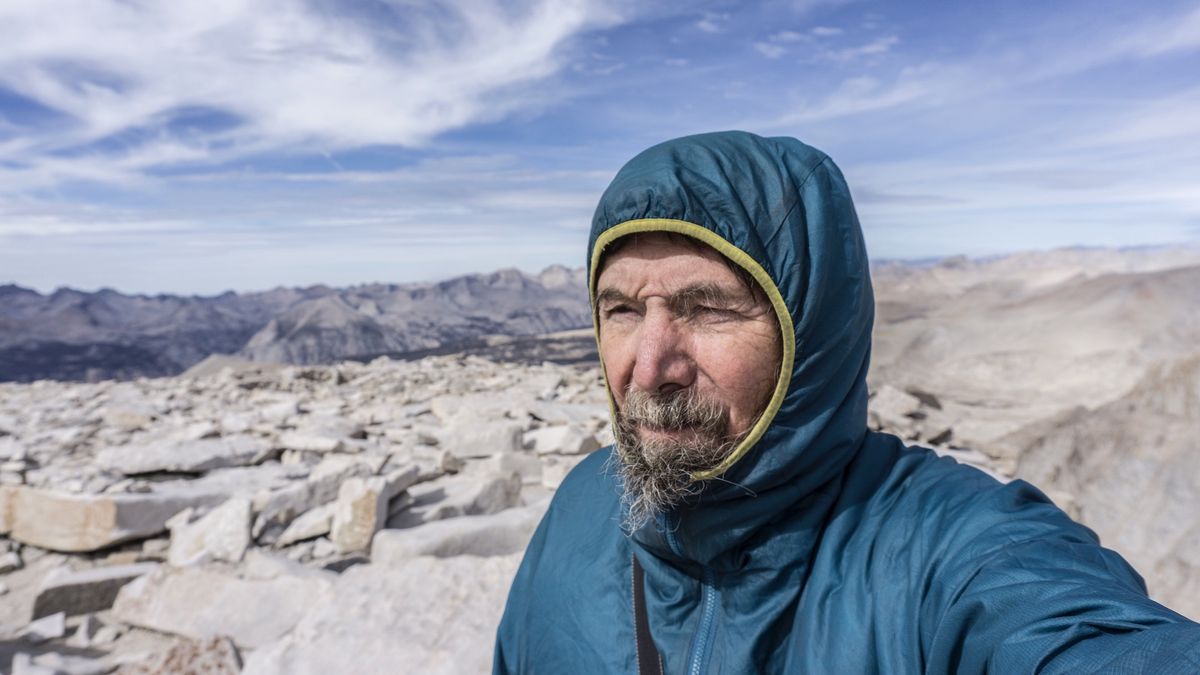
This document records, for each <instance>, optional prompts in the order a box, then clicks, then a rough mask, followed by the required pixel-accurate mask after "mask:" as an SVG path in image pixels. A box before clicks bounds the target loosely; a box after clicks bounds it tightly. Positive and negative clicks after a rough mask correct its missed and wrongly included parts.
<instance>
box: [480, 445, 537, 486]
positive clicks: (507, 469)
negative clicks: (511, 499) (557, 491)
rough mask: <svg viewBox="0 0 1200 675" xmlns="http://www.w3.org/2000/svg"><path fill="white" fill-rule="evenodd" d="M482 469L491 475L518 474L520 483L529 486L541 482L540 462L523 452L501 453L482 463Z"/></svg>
mask: <svg viewBox="0 0 1200 675" xmlns="http://www.w3.org/2000/svg"><path fill="white" fill-rule="evenodd" d="M482 465H483V466H482V467H481V468H482V469H483V470H484V471H487V472H488V473H492V474H501V475H508V474H511V473H516V474H520V476H521V482H522V483H524V484H526V485H529V484H533V483H539V482H541V480H542V461H541V460H539V459H538V458H537V457H532V456H530V455H529V454H527V453H524V452H501V453H497V454H495V455H492V456H491V457H488V458H487V459H486V460H484V461H483V462H482Z"/></svg>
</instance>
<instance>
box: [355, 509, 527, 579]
mask: <svg viewBox="0 0 1200 675" xmlns="http://www.w3.org/2000/svg"><path fill="white" fill-rule="evenodd" d="M547 506H549V501H542V502H540V503H537V504H532V505H530V506H525V507H520V508H513V509H507V510H504V511H500V512H499V513H493V514H489V515H484V516H463V517H461V518H451V519H449V520H440V521H435V522H432V523H428V524H426V525H420V526H418V527H412V528H408V529H403V530H383V531H382V532H379V533H378V534H376V535H375V540H374V542H373V543H372V544H371V562H372V563H373V564H376V565H395V564H398V563H399V562H400V561H402V560H407V559H409V558H415V557H417V556H422V555H429V556H435V557H438V558H447V557H450V556H456V555H473V556H481V557H486V556H495V555H509V554H513V553H520V552H522V551H524V550H525V547H526V546H527V545H528V544H529V539H530V538H531V537H532V536H533V531H534V530H535V529H536V528H537V525H538V523H539V522H541V519H542V515H543V514H545V512H546V507H547Z"/></svg>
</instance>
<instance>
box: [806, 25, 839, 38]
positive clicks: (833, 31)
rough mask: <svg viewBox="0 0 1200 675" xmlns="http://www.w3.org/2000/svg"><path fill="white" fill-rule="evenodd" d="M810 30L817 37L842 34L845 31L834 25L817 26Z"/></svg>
mask: <svg viewBox="0 0 1200 675" xmlns="http://www.w3.org/2000/svg"><path fill="white" fill-rule="evenodd" d="M810 32H811V33H812V34H813V35H816V36H817V37H832V36H834V35H841V34H842V33H843V32H844V31H842V29H841V28H835V27H833V26H816V27H815V28H813V29H812V30H811V31H810Z"/></svg>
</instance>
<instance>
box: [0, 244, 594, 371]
mask: <svg viewBox="0 0 1200 675" xmlns="http://www.w3.org/2000/svg"><path fill="white" fill-rule="evenodd" d="M590 321H591V319H590V315H589V313H588V309H587V292H586V288H585V282H584V272H583V270H582V269H577V270H571V269H568V268H566V267H562V266H552V267H549V268H547V269H545V270H543V271H542V272H541V273H540V274H537V275H529V274H526V273H523V272H521V271H519V270H515V269H505V270H499V271H497V272H492V273H490V274H472V275H467V276H462V277H457V278H453V279H449V280H446V281H442V282H438V283H414V284H369V285H361V286H353V287H350V288H343V289H337V288H330V287H327V286H311V287H308V288H279V289H275V290H271V291H264V292H256V293H233V292H227V293H224V294H222V295H218V296H212V297H195V296H193V297H186V296H175V295H156V296H146V295H125V294H122V293H118V292H116V291H113V290H110V289H103V290H100V291H97V292H92V293H89V292H83V291H78V290H74V289H69V288H64V289H59V290H57V291H55V292H53V293H50V294H48V295H44V294H41V293H38V292H36V291H33V290H30V289H27V288H22V287H20V286H16V285H11V284H10V285H6V286H0V381H16V382H29V381H33V380H38V379H54V380H98V379H113V378H115V379H130V378H135V377H156V376H165V375H175V374H178V373H181V372H183V371H184V370H186V369H187V368H189V367H190V366H192V365H194V364H196V363H198V362H199V361H201V360H203V359H204V358H205V357H207V356H209V355H210V354H233V355H236V356H240V357H242V358H246V359H251V360H256V361H271V362H283V363H297V364H315V363H330V362H334V361H340V360H369V359H371V358H374V357H377V356H384V355H386V356H393V357H404V356H405V355H406V354H410V353H423V352H428V351H431V350H439V349H440V350H446V349H451V348H460V347H463V348H465V347H470V346H472V345H474V344H476V343H477V342H478V341H480V340H482V339H484V338H486V337H487V336H490V335H505V336H523V335H536V334H543V333H551V332H555V331H562V330H568V329H573V328H579V327H582V326H587V325H589V324H590Z"/></svg>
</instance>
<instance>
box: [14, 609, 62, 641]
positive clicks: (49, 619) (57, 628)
mask: <svg viewBox="0 0 1200 675" xmlns="http://www.w3.org/2000/svg"><path fill="white" fill-rule="evenodd" d="M66 618H67V615H66V614H64V613H62V612H56V613H54V614H51V615H49V616H43V617H42V618H40V619H35V620H33V621H30V622H29V625H27V626H25V629H24V630H22V631H21V637H23V638H25V639H26V640H29V641H30V642H46V641H47V640H56V639H58V638H60V637H62V636H63V635H66V633H67V623H66Z"/></svg>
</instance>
